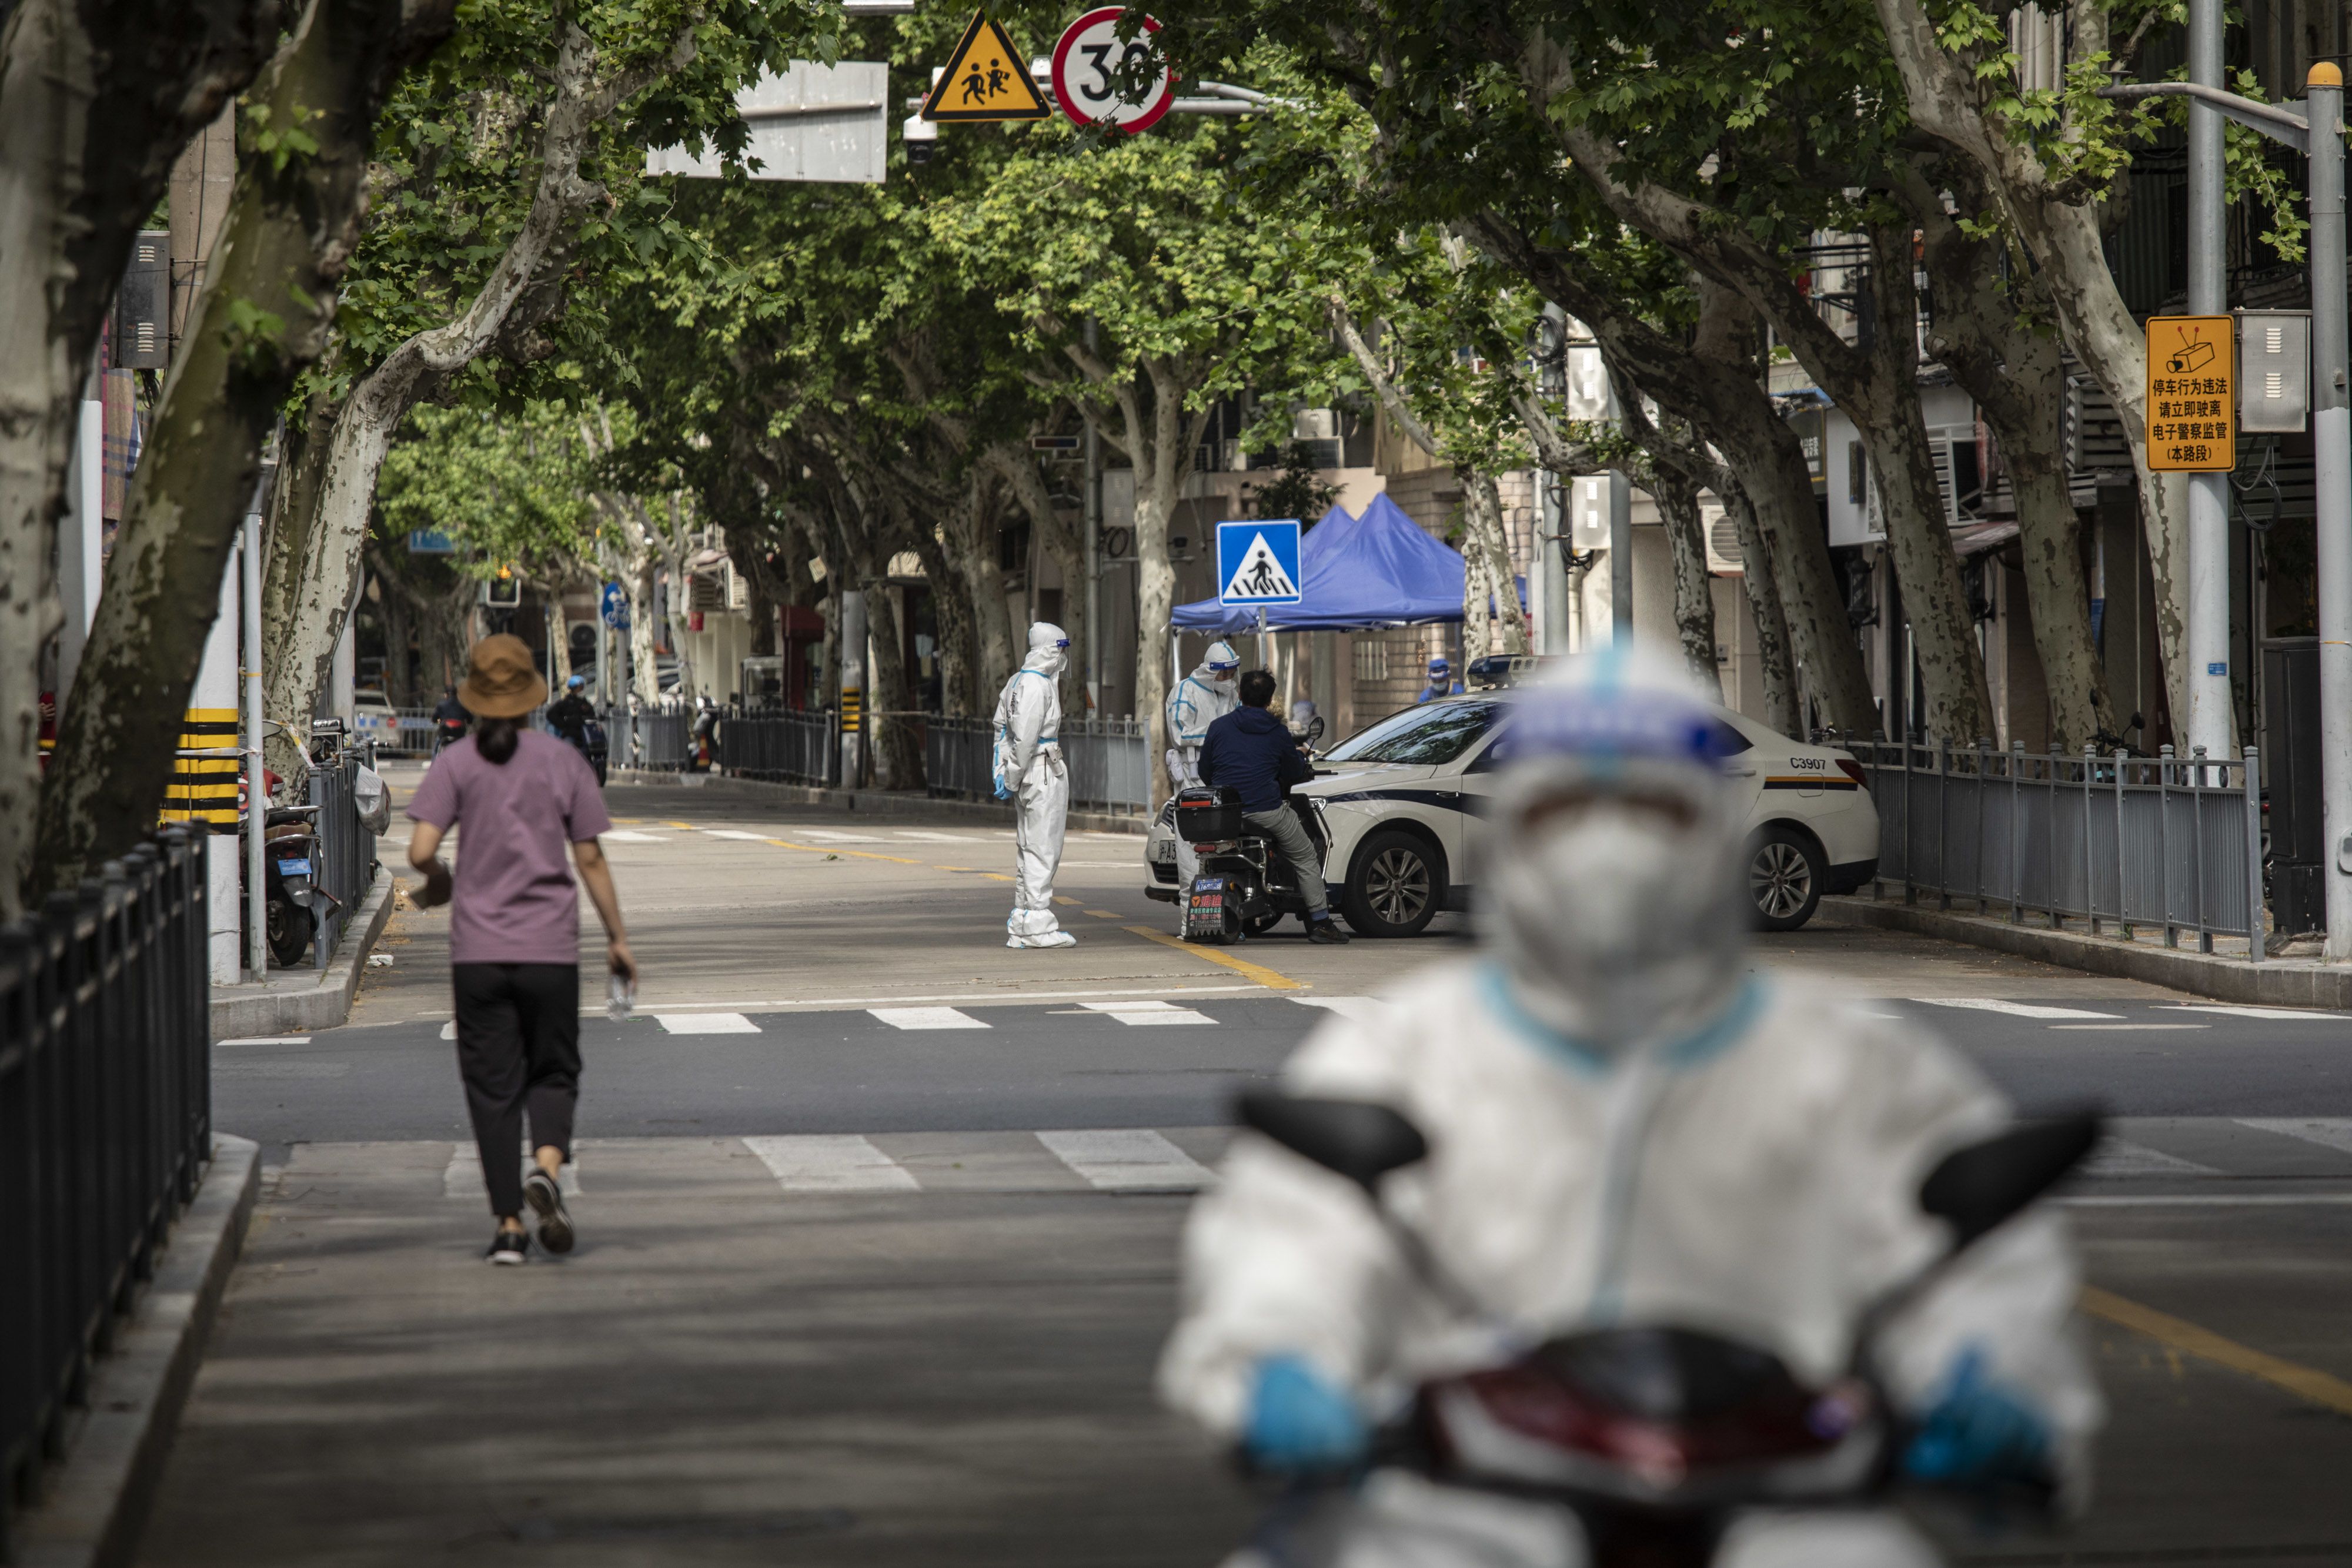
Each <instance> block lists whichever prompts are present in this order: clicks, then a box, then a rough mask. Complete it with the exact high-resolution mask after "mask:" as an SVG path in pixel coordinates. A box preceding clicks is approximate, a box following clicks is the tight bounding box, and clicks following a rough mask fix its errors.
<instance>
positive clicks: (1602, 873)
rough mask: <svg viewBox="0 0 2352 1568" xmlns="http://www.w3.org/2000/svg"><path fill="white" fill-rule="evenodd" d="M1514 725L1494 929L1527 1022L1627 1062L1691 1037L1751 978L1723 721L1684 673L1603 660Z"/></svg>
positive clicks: (1483, 923)
mask: <svg viewBox="0 0 2352 1568" xmlns="http://www.w3.org/2000/svg"><path fill="white" fill-rule="evenodd" d="M1578 664H1579V665H1580V666H1581V665H1592V666H1605V667H1595V668H1579V667H1578V666H1571V667H1570V673H1569V677H1568V680H1567V681H1566V682H1565V683H1563V684H1561V685H1550V686H1545V687H1538V688H1535V689H1534V690H1533V691H1532V692H1531V694H1530V696H1529V697H1528V700H1526V701H1524V702H1521V703H1517V704H1515V705H1513V706H1514V707H1515V708H1516V709H1517V711H1516V712H1515V713H1514V714H1513V716H1512V717H1511V718H1510V720H1509V721H1508V723H1509V728H1508V729H1507V730H1506V731H1505V732H1504V733H1503V734H1502V735H1500V736H1498V737H1496V746H1497V747H1509V750H1508V752H1507V754H1506V757H1505V759H1504V763H1503V768H1502V777H1501V778H1500V779H1498V780H1497V788H1496V796H1495V809H1494V816H1493V825H1492V828H1491V831H1490V832H1489V835H1488V845H1487V849H1488V856H1487V858H1488V862H1489V863H1488V864H1486V866H1484V867H1483V868H1481V870H1480V871H1479V873H1477V884H1476V885H1477V886H1478V889H1479V909H1478V924H1479V930H1480V934H1481V935H1482V936H1484V937H1485V938H1486V941H1487V942H1488V943H1490V944H1491V945H1492V946H1493V948H1494V950H1495V952H1496V956H1497V957H1498V958H1499V959H1500V960H1501V961H1502V964H1503V967H1504V970H1505V972H1506V974H1507V977H1508V979H1509V981H1510V986H1511V989H1512V992H1513V994H1514V995H1515V997H1516V998H1517V1000H1518V1001H1519V1002H1520V1003H1521V1005H1522V1006H1524V1007H1525V1008H1526V1009H1527V1010H1528V1013H1529V1014H1530V1015H1531V1016H1533V1017H1534V1018H1535V1019H1537V1020H1538V1021H1539V1022H1541V1023H1542V1024H1544V1025H1545V1026H1547V1027H1548V1028H1549V1029H1552V1030H1556V1031H1557V1032H1559V1033H1560V1034H1562V1035H1565V1036H1567V1037H1569V1038H1570V1039H1572V1040H1576V1041H1577V1042H1579V1043H1580V1044H1581V1045H1584V1046H1587V1047H1589V1048H1591V1049H1593V1050H1597V1051H1603V1052H1609V1053H1614V1052H1617V1051H1622V1050H1624V1049H1627V1048H1628V1047H1631V1046H1634V1045H1638V1044H1640V1043H1641V1042H1643V1040H1649V1039H1654V1038H1658V1037H1661V1036H1670V1035H1675V1034H1679V1033H1683V1032H1686V1031H1687V1030H1689V1029H1691V1028H1693V1027H1696V1025H1697V1024H1698V1023H1699V1022H1701V1021H1703V1020H1704V1019H1706V1017H1708V1016H1709V1015H1710V1014H1711V1013H1712V1012H1713V1011H1714V1010H1715V1009H1717V1008H1718V1007H1720V1006H1721V1004H1722V1003H1723V1001H1724V1000H1725V999H1726V998H1727V997H1728V995H1729V994H1730V992H1731V990H1732V989H1733V988H1735V987H1736V986H1737V984H1738V980H1739V977H1740V974H1741V969H1742V966H1741V960H1742V957H1743V955H1744V953H1745V949H1746V945H1747V929H1748V908H1747V903H1746V901H1745V900H1744V899H1743V898H1742V896H1741V889H1740V886H1739V873H1740V862H1741V855H1740V845H1741V841H1742V830H1743V828H1744V826H1745V812H1744V810H1743V809H1742V802H1741V800H1740V799H1739V798H1738V796H1737V795H1736V794H1735V793H1734V791H1732V789H1730V788H1729V784H1728V780H1727V779H1726V778H1725V777H1724V774H1723V771H1722V766H1721V761H1720V750H1721V747H1720V743H1719V739H1718V737H1719V736H1720V734H1721V731H1720V729H1719V724H1720V721H1719V720H1718V719H1717V718H1716V716H1715V715H1714V714H1713V712H1712V711H1710V709H1709V708H1708V707H1707V706H1706V704H1705V702H1704V701H1703V700H1702V699H1700V698H1699V697H1698V696H1697V695H1696V693H1694V692H1693V691H1692V690H1691V689H1690V687H1689V686H1688V685H1686V684H1685V683H1684V682H1683V681H1682V679H1681V677H1680V673H1679V672H1678V671H1671V670H1659V669H1655V668H1651V667H1646V666H1644V665H1643V664H1642V662H1641V661H1640V659H1639V656H1638V655H1635V656H1633V657H1627V656H1623V655H1610V654H1603V655H1599V656H1597V657H1596V658H1594V659H1591V660H1582V661H1579V662H1578Z"/></svg>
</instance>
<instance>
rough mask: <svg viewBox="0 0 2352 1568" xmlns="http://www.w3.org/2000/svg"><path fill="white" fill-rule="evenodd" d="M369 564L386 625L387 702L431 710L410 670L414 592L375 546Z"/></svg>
mask: <svg viewBox="0 0 2352 1568" xmlns="http://www.w3.org/2000/svg"><path fill="white" fill-rule="evenodd" d="M367 564H368V572H369V574H370V575H371V576H373V578H374V579H375V583H376V613H377V614H378V616H380V617H381V618H382V620H383V700H384V701H386V702H388V703H390V704H391V705H392V706H394V707H395V708H404V707H431V706H433V705H432V704H431V703H420V702H418V701H417V700H416V683H415V678H414V676H413V675H412V674H410V672H409V667H408V662H409V654H410V653H411V651H412V648H413V646H414V643H415V633H416V616H415V608H414V606H415V601H414V598H413V596H412V593H411V591H410V590H409V587H408V585H407V584H406V583H404V582H402V581H401V580H399V579H398V578H397V577H396V576H394V573H393V572H392V570H390V563H389V562H388V561H385V560H384V559H383V557H382V553H381V552H380V551H379V550H377V549H375V548H373V546H371V547H370V549H369V550H368V562H367Z"/></svg>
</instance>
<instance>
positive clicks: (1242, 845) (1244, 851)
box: [1176, 784, 1331, 945]
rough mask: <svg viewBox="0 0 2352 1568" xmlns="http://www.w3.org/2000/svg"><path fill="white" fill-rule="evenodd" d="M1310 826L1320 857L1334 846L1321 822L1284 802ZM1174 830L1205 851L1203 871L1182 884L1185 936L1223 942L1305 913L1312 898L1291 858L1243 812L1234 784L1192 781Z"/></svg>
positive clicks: (1179, 799)
mask: <svg viewBox="0 0 2352 1568" xmlns="http://www.w3.org/2000/svg"><path fill="white" fill-rule="evenodd" d="M1284 804H1285V805H1286V807H1287V808H1288V809H1289V810H1290V811H1291V813H1292V814H1293V815H1295V816H1296V817H1297V819H1298V821H1299V822H1300V824H1301V825H1302V826H1304V827H1305V828H1306V830H1307V841H1309V842H1311V843H1312V844H1314V846H1315V852H1316V858H1317V860H1318V862H1319V861H1320V860H1321V859H1322V858H1323V857H1325V856H1326V855H1328V854H1329V853H1330V851H1331V846H1330V843H1329V841H1328V840H1327V839H1326V838H1325V837H1324V833H1323V825H1322V823H1321V822H1319V821H1317V820H1316V818H1315V813H1314V812H1313V811H1311V810H1308V809H1307V805H1306V803H1305V802H1304V801H1302V800H1286V801H1285V802H1284ZM1176 831H1177V832H1178V833H1179V834H1181V836H1182V837H1183V840H1184V841H1185V842H1186V843H1189V844H1191V845H1192V852H1193V853H1194V854H1196V855H1198V856H1199V857H1200V862H1201V870H1200V874H1198V875H1197V876H1195V877H1194V878H1193V879H1192V886H1191V887H1189V888H1186V889H1185V890H1184V896H1183V900H1182V902H1181V904H1179V906H1178V910H1177V918H1178V930H1177V934H1178V935H1179V936H1181V937H1182V938H1183V939H1184V940H1185V941H1187V942H1208V943H1215V944H1219V945H1225V944H1231V943H1234V942H1238V941H1240V940H1241V939H1242V938H1244V937H1245V936H1264V935H1265V933H1267V932H1268V931H1271V930H1273V929H1274V928H1275V926H1276V925H1279V924H1280V923H1281V921H1282V917H1283V916H1284V915H1300V916H1304V915H1306V913H1307V896H1306V894H1304V893H1303V892H1301V891H1300V889H1299V886H1298V880H1297V876H1296V875H1295V874H1293V873H1292V871H1291V869H1290V862H1289V860H1288V859H1287V858H1286V857H1285V856H1284V855H1283V854H1282V852H1280V851H1279V850H1276V848H1275V847H1274V845H1273V844H1272V842H1271V841H1268V840H1267V838H1266V836H1265V834H1264V833H1262V832H1259V831H1257V830H1256V829H1255V828H1253V827H1251V826H1250V825H1249V821H1248V820H1247V819H1246V818H1244V816H1243V815H1242V800H1241V795H1240V793H1239V792H1238V791H1237V790H1235V789H1233V788H1232V787H1231V786H1230V785H1223V786H1220V785H1211V784H1191V785H1187V786H1185V788H1183V789H1181V790H1179V791H1177V795H1176Z"/></svg>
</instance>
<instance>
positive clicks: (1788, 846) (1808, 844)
mask: <svg viewBox="0 0 2352 1568" xmlns="http://www.w3.org/2000/svg"><path fill="white" fill-rule="evenodd" d="M1828 880H1829V864H1828V862H1826V861H1824V860H1823V859H1822V852H1821V847H1820V846H1819V845H1817V844H1815V843H1814V842H1813V841H1812V840H1811V839H1810V838H1808V837H1807V836H1805V835H1804V834H1803V833H1801V832H1798V831H1796V830H1795V829H1793V828H1784V827H1770V828H1767V829H1765V830H1764V831H1762V832H1760V833H1759V834H1757V835H1756V837H1755V838H1754V839H1753V840H1751V841H1749V843H1748V897H1749V898H1750V899H1752V900H1754V902H1755V905H1756V928H1757V929H1758V930H1759V931H1794V930H1796V929H1797V927H1799V926H1801V925H1803V924H1804V923H1805V922H1806V921H1808V920H1811V918H1812V917H1813V911H1814V910H1816V909H1818V908H1820V907H1821V903H1822V886H1823V884H1824V883H1827V881H1828Z"/></svg>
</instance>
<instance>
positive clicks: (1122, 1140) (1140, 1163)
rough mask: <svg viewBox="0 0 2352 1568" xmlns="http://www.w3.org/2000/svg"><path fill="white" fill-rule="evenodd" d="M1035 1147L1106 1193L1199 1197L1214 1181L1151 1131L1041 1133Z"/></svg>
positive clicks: (1191, 1159) (1178, 1150) (1196, 1164)
mask: <svg viewBox="0 0 2352 1568" xmlns="http://www.w3.org/2000/svg"><path fill="white" fill-rule="evenodd" d="M1037 1141H1038V1142H1039V1143H1041V1144H1043V1145H1045V1147H1046V1148H1048V1149H1050V1150H1052V1151H1053V1153H1054V1156H1055V1158H1056V1159H1058V1160H1060V1161H1061V1162H1062V1163H1063V1164H1064V1165H1066V1166H1069V1167H1070V1168H1071V1169H1072V1170H1074V1171H1076V1173H1077V1174H1078V1175H1079V1176H1083V1177H1085V1178H1086V1181H1087V1185H1088V1186H1093V1187H1096V1188H1097V1189H1099V1190H1100V1191H1103V1192H1195V1191H1198V1190H1199V1189H1200V1188H1202V1187H1204V1186H1208V1185H1209V1183H1210V1182H1211V1181H1212V1180H1213V1179H1214V1178H1213V1177H1212V1176H1210V1174H1209V1172H1208V1170H1207V1169H1206V1168H1205V1167H1204V1166H1202V1165H1201V1164H1200V1163H1199V1162H1198V1161H1196V1160H1194V1159H1193V1158H1192V1155H1188V1154H1186V1153H1185V1152H1184V1151H1183V1150H1181V1149H1180V1148H1178V1147H1177V1146H1176V1145H1173V1144H1171V1143H1170V1142H1169V1141H1168V1140H1167V1139H1165V1138H1163V1137H1161V1136H1160V1134H1157V1133H1154V1132H1151V1131H1150V1130H1148V1129H1117V1130H1108V1131H1099V1132H1092V1131H1090V1132H1066V1133H1040V1134H1037Z"/></svg>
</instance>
